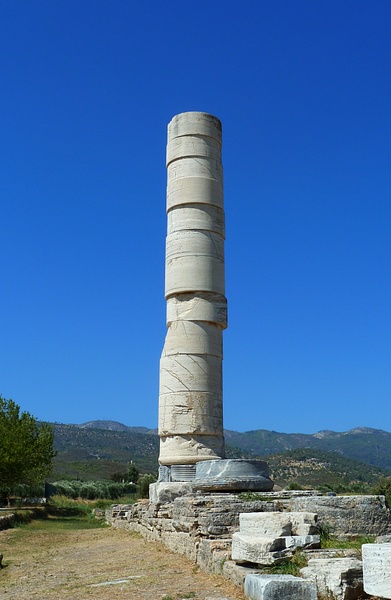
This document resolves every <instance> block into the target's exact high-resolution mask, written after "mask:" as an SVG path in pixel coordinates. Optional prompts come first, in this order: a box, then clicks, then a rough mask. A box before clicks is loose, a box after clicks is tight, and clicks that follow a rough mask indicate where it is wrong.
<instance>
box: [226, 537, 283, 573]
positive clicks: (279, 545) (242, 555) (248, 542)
mask: <svg viewBox="0 0 391 600" xmlns="http://www.w3.org/2000/svg"><path fill="white" fill-rule="evenodd" d="M286 555H287V552H286V546H285V538H283V537H280V538H275V537H269V538H267V537H262V538H260V537H256V536H251V535H243V534H242V533H239V532H237V533H234V534H233V536H232V560H234V561H236V562H242V563H243V562H250V563H254V564H257V565H273V564H276V563H278V562H279V560H281V558H284V557H285V556H286Z"/></svg>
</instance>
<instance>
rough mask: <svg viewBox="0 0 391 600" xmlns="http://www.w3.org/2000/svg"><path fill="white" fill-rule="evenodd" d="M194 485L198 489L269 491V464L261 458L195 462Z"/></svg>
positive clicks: (270, 487)
mask: <svg viewBox="0 0 391 600" xmlns="http://www.w3.org/2000/svg"><path fill="white" fill-rule="evenodd" d="M194 483H195V486H196V488H197V489H200V490H210V491H240V490H245V491H248V490H256V491H270V490H272V489H273V482H272V481H271V479H270V478H269V466H268V464H267V463H266V462H264V461H262V460H247V459H223V460H207V461H202V462H199V463H197V464H196V479H195V482H194Z"/></svg>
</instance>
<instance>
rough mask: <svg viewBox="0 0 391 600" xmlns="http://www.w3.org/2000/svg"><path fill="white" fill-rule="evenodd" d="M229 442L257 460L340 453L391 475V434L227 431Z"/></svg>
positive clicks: (378, 431) (366, 430)
mask: <svg viewBox="0 0 391 600" xmlns="http://www.w3.org/2000/svg"><path fill="white" fill-rule="evenodd" d="M225 439H226V442H227V443H228V444H230V445H233V446H235V447H237V448H240V449H241V450H243V451H245V452H249V453H251V454H254V455H257V456H269V455H270V454H279V453H281V452H285V451H287V450H295V449H297V448H314V449H316V450H323V451H325V452H338V453H340V454H342V455H343V456H345V457H347V458H351V459H353V460H358V461H360V462H363V463H367V464H368V465H371V466H375V467H381V468H383V469H388V470H389V471H391V433H389V432H387V431H382V430H381V429H369V428H366V427H360V428H356V429H351V430H350V431H344V432H341V433H338V432H335V431H320V432H318V433H315V434H305V433H278V432H277V431H268V430H265V429H258V430H255V431H246V432H245V433H239V432H238V431H226V432H225Z"/></svg>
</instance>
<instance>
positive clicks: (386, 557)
mask: <svg viewBox="0 0 391 600" xmlns="http://www.w3.org/2000/svg"><path fill="white" fill-rule="evenodd" d="M362 560H363V571H364V590H365V591H366V593H367V594H371V595H373V596H381V597H382V598H391V543H385V544H363V546H362Z"/></svg>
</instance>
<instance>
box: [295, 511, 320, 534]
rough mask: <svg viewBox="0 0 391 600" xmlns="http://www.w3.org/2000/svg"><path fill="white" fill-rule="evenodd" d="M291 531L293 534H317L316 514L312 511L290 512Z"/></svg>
mask: <svg viewBox="0 0 391 600" xmlns="http://www.w3.org/2000/svg"><path fill="white" fill-rule="evenodd" d="M289 517H290V519H291V521H292V533H293V534H294V535H317V534H319V529H318V515H317V514H316V513H313V512H291V513H290V514H289Z"/></svg>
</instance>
